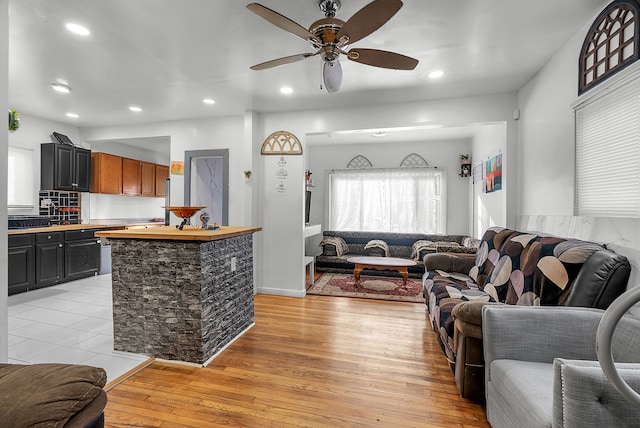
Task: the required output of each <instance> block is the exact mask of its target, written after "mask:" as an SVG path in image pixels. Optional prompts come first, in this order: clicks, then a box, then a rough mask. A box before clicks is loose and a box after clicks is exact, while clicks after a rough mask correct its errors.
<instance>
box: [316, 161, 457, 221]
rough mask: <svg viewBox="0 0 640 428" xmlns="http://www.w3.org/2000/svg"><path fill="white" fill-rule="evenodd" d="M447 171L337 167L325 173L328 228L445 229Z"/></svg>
mask: <svg viewBox="0 0 640 428" xmlns="http://www.w3.org/2000/svg"><path fill="white" fill-rule="evenodd" d="M445 177H446V171H443V170H441V169H435V168H399V169H373V168H370V169H358V170H336V171H333V172H332V173H331V174H330V175H329V223H328V224H329V229H330V230H359V231H377V232H406V233H446V206H447V202H446V178H445Z"/></svg>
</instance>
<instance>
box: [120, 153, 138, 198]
mask: <svg viewBox="0 0 640 428" xmlns="http://www.w3.org/2000/svg"><path fill="white" fill-rule="evenodd" d="M140 176H141V171H140V161H139V160H135V159H129V158H122V193H123V194H124V195H140V184H141V183H140V181H141V180H140Z"/></svg>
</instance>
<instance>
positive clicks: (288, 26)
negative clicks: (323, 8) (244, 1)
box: [247, 3, 316, 40]
mask: <svg viewBox="0 0 640 428" xmlns="http://www.w3.org/2000/svg"><path fill="white" fill-rule="evenodd" d="M247 9H249V10H250V11H251V12H253V13H255V14H256V15H258V16H260V17H262V18H264V19H265V20H267V21H269V22H270V23H272V24H273V25H275V26H276V27H280V28H282V29H283V30H284V31H287V32H289V33H291V34H293V35H296V36H298V37H300V38H302V39H305V40H309V39H313V40H316V36H314V35H313V34H311V33H310V32H309V30H307V29H306V28H304V27H303V26H301V25H300V24H297V23H295V22H293V21H292V20H290V19H289V18H287V17H286V16H283V15H280V14H279V13H278V12H276V11H274V10H271V9H269V8H268V7H264V6H262V5H261V4H258V3H251V4H248V5H247Z"/></svg>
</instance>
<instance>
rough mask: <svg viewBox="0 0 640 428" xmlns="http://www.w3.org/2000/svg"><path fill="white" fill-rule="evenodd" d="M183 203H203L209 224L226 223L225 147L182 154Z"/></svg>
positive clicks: (227, 189) (226, 176)
mask: <svg viewBox="0 0 640 428" xmlns="http://www.w3.org/2000/svg"><path fill="white" fill-rule="evenodd" d="M184 175H185V180H184V202H185V205H187V206H191V205H193V206H204V207H206V208H204V209H203V211H205V212H207V213H208V214H209V216H210V217H211V220H210V223H211V224H213V223H217V224H218V225H220V226H228V225H229V149H219V150H191V151H186V152H185V154H184Z"/></svg>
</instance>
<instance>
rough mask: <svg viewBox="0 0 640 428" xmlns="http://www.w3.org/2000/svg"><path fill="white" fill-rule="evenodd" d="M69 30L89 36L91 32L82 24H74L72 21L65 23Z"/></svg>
mask: <svg viewBox="0 0 640 428" xmlns="http://www.w3.org/2000/svg"><path fill="white" fill-rule="evenodd" d="M65 27H67V30H69V31H71V32H72V33H73V34H77V35H79V36H88V35H89V34H91V32H90V31H89V30H88V29H87V28H86V27H83V26H82V25H80V24H74V23H72V22H70V23H68V24H66V25H65Z"/></svg>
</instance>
